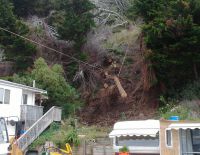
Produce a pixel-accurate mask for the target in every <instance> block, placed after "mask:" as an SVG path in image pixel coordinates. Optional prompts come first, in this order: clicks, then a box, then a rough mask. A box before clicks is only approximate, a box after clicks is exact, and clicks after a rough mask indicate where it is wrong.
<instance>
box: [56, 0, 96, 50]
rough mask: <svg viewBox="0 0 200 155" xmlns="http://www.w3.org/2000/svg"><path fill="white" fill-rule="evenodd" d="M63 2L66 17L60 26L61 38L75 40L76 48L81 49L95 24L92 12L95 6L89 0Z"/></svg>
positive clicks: (67, 0) (65, 0)
mask: <svg viewBox="0 0 200 155" xmlns="http://www.w3.org/2000/svg"><path fill="white" fill-rule="evenodd" d="M62 4H63V5H62V6H61V8H62V9H63V10H64V12H65V19H64V21H63V22H62V23H61V24H60V26H58V33H59V35H60V38H62V39H64V40H68V41H74V42H75V48H76V50H80V48H81V46H82V45H83V44H84V43H85V41H86V34H87V33H88V31H89V30H90V29H91V28H92V27H94V26H95V23H94V19H93V14H92V12H91V11H92V10H93V9H94V7H95V6H94V5H93V4H92V3H91V2H90V1H89V0H63V1H62ZM78 52H79V51H78Z"/></svg>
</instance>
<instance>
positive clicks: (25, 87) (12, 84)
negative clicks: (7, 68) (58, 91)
mask: <svg viewBox="0 0 200 155" xmlns="http://www.w3.org/2000/svg"><path fill="white" fill-rule="evenodd" d="M1 84H2V85H6V86H12V87H17V88H21V89H23V90H28V91H32V92H35V93H42V94H47V91H46V90H42V89H39V88H34V87H30V86H26V85H22V84H19V83H14V82H10V81H6V80H1V79H0V85H1Z"/></svg>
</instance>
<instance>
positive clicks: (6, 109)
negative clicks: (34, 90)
mask: <svg viewBox="0 0 200 155" xmlns="http://www.w3.org/2000/svg"><path fill="white" fill-rule="evenodd" d="M0 88H3V89H8V90H10V104H0V116H1V117H9V116H17V117H18V118H20V105H21V103H22V89H20V88H16V87H11V86H6V85H2V84H1V85H0Z"/></svg>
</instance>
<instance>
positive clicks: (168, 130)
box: [109, 120, 200, 155]
mask: <svg viewBox="0 0 200 155" xmlns="http://www.w3.org/2000/svg"><path fill="white" fill-rule="evenodd" d="M109 137H110V138H112V139H113V150H114V152H115V155H120V153H119V152H120V148H123V147H124V146H125V147H127V148H128V150H129V154H130V155H197V154H200V122H192V121H178V120H176V121H169V120H144V121H126V122H117V123H116V124H115V125H114V128H113V131H112V132H111V133H110V134H109Z"/></svg>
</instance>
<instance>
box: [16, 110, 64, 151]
mask: <svg viewBox="0 0 200 155" xmlns="http://www.w3.org/2000/svg"><path fill="white" fill-rule="evenodd" d="M61 113H62V110H61V108H59V107H52V108H51V109H50V110H49V111H48V112H46V113H45V114H44V115H43V116H42V117H41V118H40V119H39V120H38V121H37V122H35V123H34V124H33V125H32V126H31V127H30V128H29V129H28V130H27V131H26V132H25V133H24V134H23V135H22V136H21V137H20V138H19V139H18V140H17V141H16V142H15V144H16V145H17V146H18V148H19V149H21V150H22V151H24V150H25V149H26V148H27V147H28V146H29V145H30V144H31V143H32V142H33V141H34V140H36V138H38V136H39V135H40V134H41V133H42V132H43V131H44V130H45V129H46V128H47V127H48V126H49V125H50V124H51V123H53V122H54V121H61Z"/></svg>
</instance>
